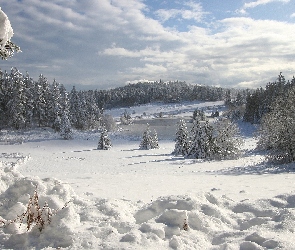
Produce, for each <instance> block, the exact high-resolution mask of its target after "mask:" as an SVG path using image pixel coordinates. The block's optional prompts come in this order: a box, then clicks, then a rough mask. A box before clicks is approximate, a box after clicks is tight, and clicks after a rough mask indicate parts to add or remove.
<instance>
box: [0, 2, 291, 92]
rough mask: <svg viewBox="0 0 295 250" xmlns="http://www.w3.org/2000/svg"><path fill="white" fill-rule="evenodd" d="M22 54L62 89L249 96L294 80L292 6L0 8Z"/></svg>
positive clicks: (10, 63) (12, 62) (14, 62)
mask: <svg viewBox="0 0 295 250" xmlns="http://www.w3.org/2000/svg"><path fill="white" fill-rule="evenodd" d="M0 7H1V9H2V10H3V11H4V12H5V13H6V14H7V16H8V18H9V20H10V23H11V25H12V28H13V31H14V36H13V37H12V39H11V40H12V41H13V42H14V43H16V44H17V45H19V46H20V47H21V50H22V52H21V53H17V54H15V55H14V56H13V57H12V58H10V59H8V60H4V61H1V62H0V68H1V69H2V70H8V71H10V68H11V67H16V68H17V69H19V70H20V71H21V72H22V73H26V72H28V73H29V74H30V76H31V77H32V78H33V79H34V80H37V79H38V77H39V75H40V74H43V75H44V76H45V77H47V79H48V80H49V81H53V79H56V81H58V82H60V83H62V84H64V85H65V86H66V88H67V89H71V88H72V86H76V87H77V88H78V89H109V88H114V87H118V86H123V85H125V84H127V83H135V82H138V81H143V80H149V81H154V80H160V79H161V80H163V81H169V80H180V81H186V82H187V83H192V84H202V85H214V86H221V87H236V88H257V87H260V86H262V87H264V86H265V85H266V84H267V83H268V82H272V81H275V80H276V78H277V76H278V74H279V73H280V72H283V75H284V76H285V77H286V79H290V80H291V79H292V77H293V75H295V0H222V1H221V0H206V1H205V0H204V1H196V0H175V1H173V0H166V1H165V0H50V1H48V0H9V1H4V0H0Z"/></svg>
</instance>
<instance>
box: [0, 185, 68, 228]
mask: <svg viewBox="0 0 295 250" xmlns="http://www.w3.org/2000/svg"><path fill="white" fill-rule="evenodd" d="M68 203H69V202H67V203H66V204H65V205H64V206H63V207H62V208H61V209H64V208H65V207H66V206H67V205H68ZM58 211H59V210H53V209H51V208H50V207H49V206H48V204H47V202H45V203H44V205H43V207H42V208H41V206H40V204H39V196H38V193H37V189H36V190H35V191H34V195H33V196H31V197H30V198H29V202H28V204H27V206H26V211H25V212H24V213H22V214H21V215H18V216H17V218H15V219H14V220H11V221H8V222H4V221H0V223H2V224H3V226H4V227H6V226H8V225H10V224H12V223H20V226H21V225H22V224H23V223H24V221H25V223H26V224H27V231H29V230H30V229H31V228H32V227H33V226H34V225H36V226H37V227H38V229H39V231H40V232H41V231H42V230H43V229H44V228H45V226H46V225H49V224H50V223H51V218H52V216H53V215H55V214H56V213H57V212H58Z"/></svg>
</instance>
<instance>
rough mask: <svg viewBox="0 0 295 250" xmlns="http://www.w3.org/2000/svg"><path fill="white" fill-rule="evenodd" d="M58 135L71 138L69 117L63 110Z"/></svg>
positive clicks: (67, 138)
mask: <svg viewBox="0 0 295 250" xmlns="http://www.w3.org/2000/svg"><path fill="white" fill-rule="evenodd" d="M60 135H61V136H62V138H64V139H65V140H70V139H73V131H72V126H71V122H70V119H69V117H68V115H67V113H66V112H64V113H63V114H62V115H61V121H60Z"/></svg>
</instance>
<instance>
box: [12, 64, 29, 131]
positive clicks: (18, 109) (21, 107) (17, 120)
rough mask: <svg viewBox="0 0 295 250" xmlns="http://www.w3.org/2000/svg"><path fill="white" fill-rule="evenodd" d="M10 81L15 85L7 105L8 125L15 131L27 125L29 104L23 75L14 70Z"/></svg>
mask: <svg viewBox="0 0 295 250" xmlns="http://www.w3.org/2000/svg"><path fill="white" fill-rule="evenodd" d="M10 80H11V82H12V84H13V90H12V98H11V99H10V100H9V102H8V103H7V107H8V114H9V121H8V124H9V125H10V126H12V127H13V128H15V129H21V128H24V127H25V124H26V120H25V118H26V109H25V104H26V102H27V100H26V96H25V92H24V90H25V85H24V81H23V76H22V74H21V73H20V72H19V71H18V70H17V69H16V68H13V69H12V70H11V74H10Z"/></svg>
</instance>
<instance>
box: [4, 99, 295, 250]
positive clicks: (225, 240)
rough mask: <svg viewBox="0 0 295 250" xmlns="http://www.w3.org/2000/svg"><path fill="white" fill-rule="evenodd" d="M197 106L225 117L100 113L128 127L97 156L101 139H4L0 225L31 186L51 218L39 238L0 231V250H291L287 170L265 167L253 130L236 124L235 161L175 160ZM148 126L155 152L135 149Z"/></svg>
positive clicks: (292, 209)
mask: <svg viewBox="0 0 295 250" xmlns="http://www.w3.org/2000/svg"><path fill="white" fill-rule="evenodd" d="M198 107H200V108H204V109H205V111H206V114H207V115H209V114H211V112H212V110H214V109H216V108H217V107H219V110H223V109H224V107H223V106H222V103H220V102H219V103H183V104H166V105H162V104H149V105H142V106H138V107H132V108H126V109H113V110H106V111H105V112H106V113H109V114H112V115H113V116H114V117H115V118H116V120H119V117H120V116H121V115H122V114H123V113H124V111H125V110H127V112H129V113H130V114H132V117H133V118H134V123H133V124H132V125H124V126H123V125H122V126H120V129H119V130H118V131H116V132H113V133H111V134H110V138H111V140H112V145H113V147H112V148H110V149H109V150H97V143H98V139H99V136H100V131H89V132H79V131H74V132H73V137H74V139H73V140H62V139H61V138H60V136H59V135H58V134H56V133H54V132H53V131H52V130H51V129H48V128H38V129H35V130H32V131H22V132H15V131H14V132H13V131H7V130H2V131H1V135H0V161H1V162H2V164H1V165H2V166H1V167H0V178H1V181H0V221H4V222H6V223H7V222H9V221H10V220H13V219H15V218H16V217H17V216H18V215H21V214H22V213H23V212H24V211H25V209H26V205H27V204H28V200H29V197H30V196H32V195H33V193H34V190H35V189H36V187H37V192H38V195H39V201H40V204H41V206H43V204H44V202H45V201H46V202H47V203H48V205H49V207H50V208H51V209H53V210H54V211H56V214H55V215H53V217H52V220H51V223H50V224H49V225H46V226H45V229H43V230H42V231H41V232H40V231H39V230H38V228H33V229H32V230H30V231H29V232H27V231H26V225H20V224H19V223H12V224H10V225H8V226H5V227H3V226H2V227H0V249H60V248H64V249H202V250H203V249H216V250H217V249H242V250H243V249H247V250H249V249H295V244H294V240H293V237H294V228H295V194H294V192H293V187H294V180H293V172H292V171H293V169H292V167H293V164H289V165H284V166H281V167H279V166H272V165H270V164H268V163H265V161H264V160H265V158H264V155H263V152H258V151H256V150H255V147H256V139H255V137H254V132H255V127H254V126H253V125H251V124H248V123H243V122H239V127H240V129H241V136H242V137H243V139H244V141H245V144H244V146H243V149H244V155H243V157H241V158H240V159H238V160H224V161H210V162H208V161H202V160H194V159H184V158H183V157H180V156H173V155H172V154H171V153H172V151H173V150H174V146H175V144H174V143H175V142H174V141H173V140H174V136H175V133H176V128H177V121H179V118H180V117H182V118H184V119H186V120H187V121H189V119H190V117H191V116H192V112H193V110H194V109H195V108H198ZM160 112H162V114H161V118H157V117H159V113H160ZM139 117H140V118H139ZM146 122H148V123H149V124H150V128H151V130H153V129H156V130H157V133H158V137H159V146H160V148H159V149H153V150H140V149H139V144H140V139H141V135H142V133H143V131H144V130H145V129H146ZM133 132H134V133H133ZM68 202H69V203H68ZM66 204H67V206H66V207H64V206H65V205H66ZM63 207H64V208H63ZM62 208H63V209H62ZM0 224H1V222H0Z"/></svg>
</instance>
